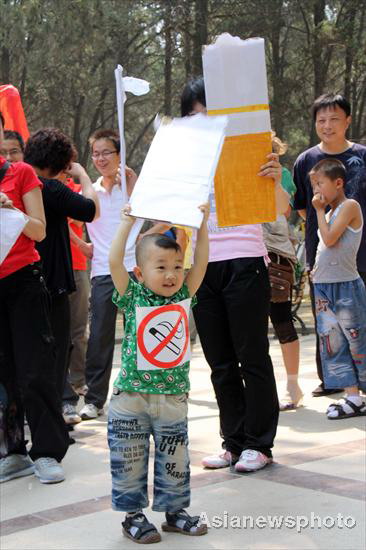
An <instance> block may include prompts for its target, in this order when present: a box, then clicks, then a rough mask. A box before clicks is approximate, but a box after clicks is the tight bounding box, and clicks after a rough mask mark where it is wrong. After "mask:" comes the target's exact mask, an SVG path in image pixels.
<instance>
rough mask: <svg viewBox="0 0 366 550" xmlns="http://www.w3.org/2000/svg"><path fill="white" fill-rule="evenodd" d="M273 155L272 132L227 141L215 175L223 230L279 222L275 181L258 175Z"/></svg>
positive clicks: (217, 204) (217, 210)
mask: <svg viewBox="0 0 366 550" xmlns="http://www.w3.org/2000/svg"><path fill="white" fill-rule="evenodd" d="M271 152H272V142H271V133H270V132H263V133H258V134H244V135H239V136H229V137H226V138H225V142H224V146H223V148H222V152H221V156H220V160H219V163H218V166H217V170H216V175H215V197H216V213H217V221H218V225H219V227H230V226H236V225H245V224H254V223H264V222H269V221H273V220H274V219H276V202H275V195H274V181H273V179H272V178H264V177H261V176H258V175H257V174H258V172H259V169H260V166H262V165H263V164H265V163H266V162H267V158H266V157H267V155H268V154H269V153H271Z"/></svg>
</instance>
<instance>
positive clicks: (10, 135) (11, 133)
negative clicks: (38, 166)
mask: <svg viewBox="0 0 366 550" xmlns="http://www.w3.org/2000/svg"><path fill="white" fill-rule="evenodd" d="M4 139H15V141H17V142H18V143H19V147H20V148H21V150H22V153H24V147H25V145H24V140H23V138H22V136H21V135H20V134H19V132H16V131H15V130H4Z"/></svg>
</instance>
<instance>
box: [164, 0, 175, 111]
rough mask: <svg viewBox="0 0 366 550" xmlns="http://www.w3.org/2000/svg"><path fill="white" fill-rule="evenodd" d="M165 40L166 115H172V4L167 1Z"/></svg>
mask: <svg viewBox="0 0 366 550" xmlns="http://www.w3.org/2000/svg"><path fill="white" fill-rule="evenodd" d="M164 38H165V58H164V114H166V115H168V116H170V115H171V114H172V55H173V40H172V2H171V1H170V0H165V10H164Z"/></svg>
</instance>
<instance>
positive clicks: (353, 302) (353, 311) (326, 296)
mask: <svg viewBox="0 0 366 550" xmlns="http://www.w3.org/2000/svg"><path fill="white" fill-rule="evenodd" d="M309 175H310V179H311V184H312V187H313V192H314V197H313V200H312V204H313V207H314V208H315V210H316V215H317V219H318V226H319V230H318V234H319V245H318V250H317V255H316V260H315V266H314V269H313V272H312V280H313V283H314V293H315V307H316V317H317V330H318V335H319V339H320V342H321V350H320V353H321V359H322V365H323V375H324V382H325V387H326V388H330V389H332V388H344V389H345V397H344V398H343V399H341V400H340V401H338V402H337V403H332V404H331V405H330V406H329V407H328V409H327V417H328V418H329V419H331V420H337V419H339V418H349V417H352V416H361V415H366V403H365V400H364V398H363V397H362V396H361V395H360V389H361V390H362V391H363V392H365V390H366V290H365V286H364V283H363V281H362V279H361V277H360V276H359V274H358V271H357V266H356V256H357V251H358V248H359V246H360V242H361V237H362V227H363V218H362V213H361V208H360V205H359V204H358V202H357V201H355V200H353V199H347V198H346V196H345V193H344V184H345V180H346V170H345V167H344V165H343V164H342V163H341V162H340V161H339V160H337V159H332V158H328V159H324V160H321V161H320V162H318V163H317V164H316V165H315V166H314V168H313V169H312V170H311V171H310V174H309ZM327 205H329V206H330V208H331V210H330V211H329V212H328V213H327V214H326V213H325V208H326V206H327Z"/></svg>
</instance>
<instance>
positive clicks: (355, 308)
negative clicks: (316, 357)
mask: <svg viewBox="0 0 366 550" xmlns="http://www.w3.org/2000/svg"><path fill="white" fill-rule="evenodd" d="M314 294H315V308H316V319H317V330H318V335H319V338H320V355H321V360H322V366H323V375H324V385H325V387H326V388H327V389H333V388H346V387H349V386H358V387H359V388H360V389H361V390H362V391H366V290H365V285H364V283H363V281H362V279H361V278H358V279H356V280H355V281H350V282H345V283H315V284H314Z"/></svg>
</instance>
